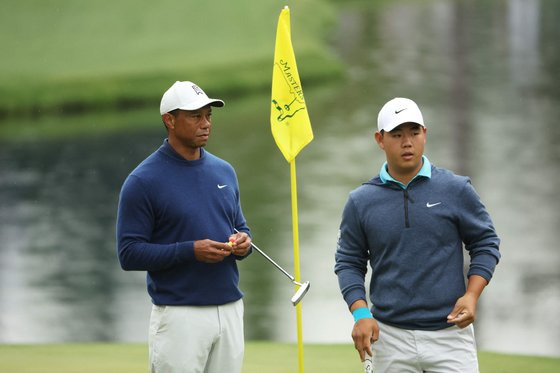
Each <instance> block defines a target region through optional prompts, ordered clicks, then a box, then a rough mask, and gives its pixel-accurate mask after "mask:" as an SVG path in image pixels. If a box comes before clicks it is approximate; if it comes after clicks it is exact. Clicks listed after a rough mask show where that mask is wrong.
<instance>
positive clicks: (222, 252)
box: [194, 240, 232, 263]
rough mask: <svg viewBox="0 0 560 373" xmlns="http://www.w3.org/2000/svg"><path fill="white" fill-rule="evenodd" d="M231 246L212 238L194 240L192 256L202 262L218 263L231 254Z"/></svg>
mask: <svg viewBox="0 0 560 373" xmlns="http://www.w3.org/2000/svg"><path fill="white" fill-rule="evenodd" d="M231 252H232V247H231V246H229V245H228V244H227V243H223V242H216V241H212V240H199V241H194V257H195V258H196V260H198V261H199V262H203V263H218V262H221V261H222V260H224V258H226V257H228V256H229V255H231Z"/></svg>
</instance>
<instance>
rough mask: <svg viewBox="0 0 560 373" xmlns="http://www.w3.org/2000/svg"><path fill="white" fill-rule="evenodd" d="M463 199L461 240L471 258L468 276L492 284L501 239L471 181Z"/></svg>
mask: <svg viewBox="0 0 560 373" xmlns="http://www.w3.org/2000/svg"><path fill="white" fill-rule="evenodd" d="M462 198H463V202H464V209H463V212H462V214H463V216H462V217H461V219H460V230H461V238H462V240H463V242H464V243H465V249H466V250H467V251H468V252H469V255H470V258H471V261H470V266H469V271H468V274H467V276H471V275H479V276H482V277H484V278H485V279H486V281H488V282H490V280H491V278H492V275H493V273H494V269H495V267H496V265H497V264H498V261H499V260H500V256H501V255H500V251H499V246H500V239H499V238H498V235H497V234H496V230H495V229H494V226H493V224H492V220H491V218H490V215H489V214H488V212H487V211H486V208H485V207H484V205H483V204H482V202H481V200H480V197H479V196H478V194H477V193H476V191H475V189H474V187H473V186H472V184H471V183H470V181H467V183H466V184H465V186H464V188H463V192H462Z"/></svg>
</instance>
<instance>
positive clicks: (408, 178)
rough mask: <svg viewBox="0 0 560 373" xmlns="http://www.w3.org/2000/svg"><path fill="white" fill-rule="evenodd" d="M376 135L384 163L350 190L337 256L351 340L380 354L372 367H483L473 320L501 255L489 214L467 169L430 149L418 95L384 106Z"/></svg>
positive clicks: (362, 355)
mask: <svg viewBox="0 0 560 373" xmlns="http://www.w3.org/2000/svg"><path fill="white" fill-rule="evenodd" d="M375 139H376V141H377V143H378V145H379V147H380V148H381V149H382V150H383V151H384V152H385V155H386V159H387V162H385V164H383V166H382V167H381V171H380V172H379V175H378V176H376V177H374V178H373V179H371V180H370V181H368V182H367V183H364V184H363V185H362V186H360V187H359V188H357V189H355V190H353V191H352V192H351V193H350V196H349V198H348V201H347V203H346V206H345V208H344V212H343V214H342V222H341V224H340V232H339V239H338V245H337V250H336V257H335V259H336V264H335V272H336V274H337V276H338V281H339V285H340V289H341V292H342V295H343V297H344V300H345V301H346V303H347V304H348V307H349V309H350V311H351V312H352V313H353V316H354V320H355V324H354V328H353V330H352V338H353V339H354V346H355V347H356V349H357V350H358V353H359V354H360V358H361V359H362V361H363V360H364V358H365V355H366V354H368V355H370V356H371V355H372V353H373V368H374V371H375V373H382V372H461V373H467V372H478V361H477V354H476V345H475V340H474V333H473V326H472V323H473V321H474V320H475V317H476V306H477V302H478V299H479V297H480V294H481V293H482V290H483V289H484V287H485V286H486V285H487V284H488V282H489V281H490V279H491V278H492V274H493V272H494V268H495V266H496V264H497V263H498V260H499V259H500V252H499V251H498V247H499V243H500V240H499V238H498V236H497V235H496V232H495V229H494V227H493V224H492V221H491V219H490V216H489V215H488V213H487V211H486V209H485V207H484V205H483V204H482V202H481V201H480V198H479V196H478V195H477V193H476V192H475V190H474V188H473V186H472V184H471V182H470V180H469V179H468V178H467V177H463V176H457V175H454V174H453V173H451V172H450V171H447V170H444V169H442V168H438V167H435V166H433V165H432V164H430V161H429V160H428V158H426V157H425V156H424V145H425V143H426V126H425V125H424V120H423V117H422V114H421V112H420V110H419V108H418V106H417V105H416V103H414V102H413V101H412V100H409V99H405V98H395V99H393V100H391V101H389V102H387V103H386V104H385V105H384V106H383V108H382V109H381V111H380V112H379V116H378V131H377V132H376V133H375ZM463 245H464V248H465V249H466V251H467V252H468V254H469V256H470V264H469V268H468V272H467V279H465V276H464V274H463ZM368 262H369V264H370V267H371V282H370V284H369V300H370V302H371V309H370V308H368V303H367V298H366V290H365V286H364V280H365V275H366V272H367V264H368ZM372 342H373V344H372Z"/></svg>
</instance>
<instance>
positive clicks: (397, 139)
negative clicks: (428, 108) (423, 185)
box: [375, 123, 426, 181]
mask: <svg viewBox="0 0 560 373" xmlns="http://www.w3.org/2000/svg"><path fill="white" fill-rule="evenodd" d="M375 140H376V141H377V143H378V144H379V147H380V148H381V149H383V150H384V151H385V155H386V157H387V164H388V166H389V173H390V174H391V176H393V177H394V178H396V179H397V180H399V179H398V177H403V176H404V178H405V179H407V178H408V177H410V178H412V177H414V176H415V175H416V174H417V173H418V171H419V170H420V168H422V155H423V154H424V146H425V145H426V128H425V127H423V126H421V125H419V124H417V123H403V124H401V125H400V126H398V127H397V128H395V129H393V130H392V131H391V132H384V133H383V134H382V133H380V132H376V133H375ZM399 181H402V180H399Z"/></svg>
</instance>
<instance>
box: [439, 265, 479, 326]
mask: <svg viewBox="0 0 560 373" xmlns="http://www.w3.org/2000/svg"><path fill="white" fill-rule="evenodd" d="M487 284H488V281H486V279H484V278H483V277H481V276H478V275H472V276H470V277H469V282H468V285H467V292H466V293H465V295H463V296H462V297H461V298H459V299H457V302H455V307H453V310H452V311H451V313H450V314H449V315H448V316H447V322H448V323H451V324H455V325H457V326H458V327H459V328H465V327H467V326H469V325H470V324H472V323H473V322H474V320H475V319H476V304H477V303H478V298H480V294H482V290H484V287H486V285H487Z"/></svg>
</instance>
